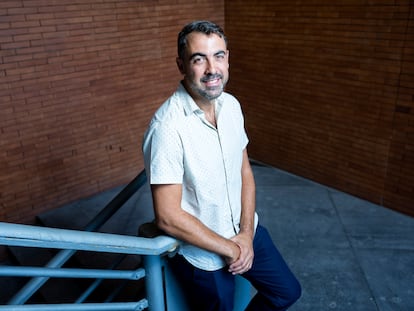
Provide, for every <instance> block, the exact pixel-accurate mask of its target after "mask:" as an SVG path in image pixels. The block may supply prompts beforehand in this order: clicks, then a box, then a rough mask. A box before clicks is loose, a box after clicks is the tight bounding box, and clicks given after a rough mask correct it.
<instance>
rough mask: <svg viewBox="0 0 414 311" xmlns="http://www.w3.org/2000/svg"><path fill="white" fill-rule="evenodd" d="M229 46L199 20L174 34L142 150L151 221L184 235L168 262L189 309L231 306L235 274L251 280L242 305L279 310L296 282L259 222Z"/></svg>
mask: <svg viewBox="0 0 414 311" xmlns="http://www.w3.org/2000/svg"><path fill="white" fill-rule="evenodd" d="M228 60H229V51H228V50H227V39H226V37H225V35H224V33H223V31H222V29H221V28H220V27H219V26H217V25H216V24H213V23H211V22H207V21H196V22H193V23H190V24H188V25H186V26H185V27H184V28H183V30H182V31H181V32H180V33H179V35H178V57H177V60H176V62H177V65H178V68H179V70H180V72H181V74H182V75H183V80H182V81H181V83H180V85H179V87H178V89H177V91H176V92H175V93H174V94H173V95H172V96H171V97H170V98H169V99H168V100H167V101H166V102H165V103H164V104H163V105H162V106H161V107H160V108H159V109H158V111H157V112H156V113H155V115H154V117H153V119H152V120H151V123H150V125H149V127H148V129H147V131H146V133H145V137H144V142H143V152H144V161H145V168H146V172H147V175H148V179H149V182H150V184H151V190H152V196H153V203H154V212H155V218H156V223H157V225H158V227H159V228H160V229H162V230H163V231H164V232H166V233H167V234H169V235H171V236H174V237H176V238H177V239H179V240H181V241H182V242H183V244H182V246H181V247H180V249H179V252H178V255H176V256H174V257H173V258H172V259H171V266H172V268H173V269H174V270H175V271H178V273H177V275H178V276H179V277H180V278H181V281H182V284H183V286H185V290H186V292H187V293H188V296H189V297H190V302H191V310H194V311H203V310H206V311H207V310H211V311H213V310H214V311H217V310H220V311H232V309H233V296H234V275H236V274H240V275H242V276H243V277H245V278H246V279H248V280H249V281H250V282H251V283H252V285H253V286H254V287H255V288H256V289H257V294H256V295H255V297H254V298H253V299H252V301H251V302H250V304H249V306H248V307H247V309H246V310H257V311H266V310H286V309H287V308H288V307H289V306H290V305H291V304H293V303H294V302H295V301H296V300H297V299H298V298H299V296H300V285H299V283H298V281H297V280H296V278H295V277H294V275H293V274H292V273H291V271H290V270H289V268H288V267H287V265H286V263H285V262H284V260H283V259H282V257H281V256H280V254H279V252H278V251H277V249H276V247H275V246H274V244H273V242H272V241H271V239H270V237H269V234H268V233H267V231H266V229H264V228H263V227H262V226H260V225H258V216H257V214H256V212H255V183H254V177H253V173H252V169H251V167H250V164H249V159H248V155H247V151H246V146H247V143H248V138H247V136H246V133H245V129H244V120H243V115H242V111H241V108H240V104H239V102H238V101H237V100H236V99H235V98H234V97H233V96H231V95H230V94H228V93H226V92H224V87H225V85H226V83H227V81H228V78H229V72H228V69H229V62H228Z"/></svg>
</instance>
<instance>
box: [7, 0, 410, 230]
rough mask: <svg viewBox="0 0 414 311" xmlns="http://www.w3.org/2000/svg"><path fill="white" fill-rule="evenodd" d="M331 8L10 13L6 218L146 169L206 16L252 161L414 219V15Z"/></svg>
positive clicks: (15, 4)
mask: <svg viewBox="0 0 414 311" xmlns="http://www.w3.org/2000/svg"><path fill="white" fill-rule="evenodd" d="M326 3H327V2H323V1H306V2H302V3H301V5H295V4H294V2H291V1H260V2H257V1H256V2H254V4H253V2H252V4H249V2H248V1H227V2H226V3H225V6H224V1H198V2H197V3H194V1H184V0H183V1H179V2H178V3H176V1H161V0H160V1H136V0H131V1H127V0H118V1H109V0H108V1H98V0H84V1H81V2H75V4H73V1H69V0H60V1H46V0H21V1H17V0H14V1H12V0H10V1H7V0H6V1H0V81H1V83H0V111H1V113H0V220H2V221H10V222H31V221H33V217H34V215H36V214H38V213H40V212H41V211H43V210H47V209H50V208H54V207H57V206H59V205H62V204H64V203H67V202H69V201H71V200H76V199H78V198H81V197H86V196H89V195H93V194H95V193H97V192H100V191H103V190H105V189H108V188H111V187H114V186H117V185H120V184H124V183H127V182H128V181H130V180H131V179H132V178H133V177H134V176H135V175H136V174H137V173H138V172H139V171H140V170H141V169H142V156H141V151H140V142H141V137H142V134H143V131H144V129H145V127H146V125H147V122H148V121H149V118H150V116H151V115H152V113H153V112H154V110H155V109H156V108H157V107H158V106H159V105H160V103H161V102H162V101H163V100H164V99H165V98H166V97H167V96H168V95H169V94H170V93H171V92H172V91H173V90H174V89H175V88H176V85H177V81H178V80H179V78H180V76H179V74H178V71H177V69H176V67H175V55H176V51H175V49H176V47H175V45H176V42H175V40H176V35H177V32H178V31H179V30H180V28H181V27H182V25H183V24H184V23H186V22H188V21H190V20H193V19H211V20H213V21H216V22H218V23H220V24H221V25H224V22H225V23H226V25H225V28H226V31H227V33H228V36H229V39H230V49H231V54H230V60H231V67H230V68H231V79H230V84H229V90H230V91H232V92H233V93H234V94H235V95H236V96H237V97H238V98H239V99H240V100H241V102H242V104H243V108H244V110H245V113H246V122H247V129H248V132H249V135H250V138H251V144H250V149H249V150H250V155H251V156H252V157H254V158H255V159H258V160H261V161H263V162H267V163H269V164H272V165H274V166H276V167H279V168H282V169H285V170H287V171H291V172H293V173H295V174H299V175H302V176H304V177H307V178H311V179H313V180H315V181H318V182H320V183H323V184H326V185H329V186H332V187H335V188H338V189H340V190H344V191H346V192H349V193H352V194H355V195H358V196H361V197H363V198H366V199H369V200H371V201H373V202H376V203H380V204H384V205H386V206H388V207H392V208H395V209H398V210H401V211H404V212H407V213H411V214H414V211H413V204H412V203H413V201H414V190H413V185H414V164H413V163H414V146H413V145H414V143H413V142H414V140H413V132H414V131H413V128H414V121H413V114H414V103H413V101H414V91H413V88H414V85H413V81H414V65H413V59H414V55H413V54H414V46H413V44H414V43H413V35H414V33H413V29H414V27H413V11H414V10H413V4H410V2H409V1H408V0H406V1H385V0H384V1H371V2H366V1H356V0H355V1H336V0H333V1H329V4H326ZM411 3H412V2H411ZM410 12H411V13H410ZM410 14H411V17H410ZM410 18H411V20H410Z"/></svg>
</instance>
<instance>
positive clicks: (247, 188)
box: [229, 149, 256, 274]
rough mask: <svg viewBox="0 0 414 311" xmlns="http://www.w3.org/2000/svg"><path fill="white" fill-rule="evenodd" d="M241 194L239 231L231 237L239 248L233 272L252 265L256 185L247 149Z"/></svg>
mask: <svg viewBox="0 0 414 311" xmlns="http://www.w3.org/2000/svg"><path fill="white" fill-rule="evenodd" d="M241 174H242V195H241V205H242V210H241V216H240V232H239V234H238V235H236V236H235V237H233V238H232V240H233V241H235V242H236V243H237V244H238V245H239V247H240V249H241V254H240V256H239V258H238V259H237V260H236V261H235V262H233V263H232V264H231V265H230V267H229V271H230V272H232V273H233V274H241V273H244V272H246V271H248V270H250V268H251V267H252V264H253V257H254V252H253V238H254V215H255V210H256V186H255V182H254V176H253V171H252V168H251V166H250V162H249V157H248V155H247V150H246V149H245V150H244V151H243V163H242V171H241Z"/></svg>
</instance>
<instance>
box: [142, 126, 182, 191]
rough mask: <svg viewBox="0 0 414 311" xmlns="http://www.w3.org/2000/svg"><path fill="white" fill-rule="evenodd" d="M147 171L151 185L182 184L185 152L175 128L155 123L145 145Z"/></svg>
mask: <svg viewBox="0 0 414 311" xmlns="http://www.w3.org/2000/svg"><path fill="white" fill-rule="evenodd" d="M143 153H144V162H145V169H146V172H147V176H148V179H149V182H150V184H180V183H182V179H183V173H184V170H183V150H182V145H181V140H180V136H179V133H178V132H177V130H176V129H175V128H173V127H170V126H168V125H165V124H162V123H161V122H155V123H154V124H152V125H151V127H150V128H149V129H148V131H147V133H146V135H145V137H144V143H143Z"/></svg>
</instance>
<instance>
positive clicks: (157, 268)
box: [0, 222, 179, 311]
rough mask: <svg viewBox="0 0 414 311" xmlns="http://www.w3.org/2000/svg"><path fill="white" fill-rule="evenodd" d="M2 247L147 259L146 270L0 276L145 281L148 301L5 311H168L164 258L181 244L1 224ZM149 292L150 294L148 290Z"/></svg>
mask: <svg viewBox="0 0 414 311" xmlns="http://www.w3.org/2000/svg"><path fill="white" fill-rule="evenodd" d="M0 244H2V245H13V246H23V247H41V248H58V249H66V250H87V251H95V252H105V253H120V254H135V255H142V256H143V257H144V268H139V269H137V270H135V271H131V270H129V271H128V270H122V271H120V270H110V271H107V270H100V269H74V268H73V269H71V268H65V269H62V268H60V269H56V268H43V267H18V268H16V267H7V266H6V267H5V266H3V267H0V276H11V275H13V276H38V277H42V278H45V277H60V278H62V277H63V278H106V279H107V278H109V279H114V278H116V279H126V280H128V279H133V280H137V279H140V278H143V277H145V279H146V280H145V284H146V287H147V298H146V299H142V300H140V301H138V302H135V303H113V302H105V303H103V304H99V303H98V304H97V303H82V304H58V305H56V304H51V305H33V304H29V305H12V306H11V305H9V306H7V307H6V306H0V311H1V310H9V311H10V310H76V311H81V310H82V311H93V310H134V311H137V310H143V309H145V308H147V307H148V308H150V310H151V311H161V310H164V306H165V304H164V297H163V294H162V291H163V287H162V283H163V281H162V261H161V256H162V255H164V254H166V253H169V252H173V251H175V249H176V248H177V247H178V246H179V241H177V240H176V239H174V238H172V237H169V236H158V237H155V238H143V237H133V236H126V235H118V234H111V233H101V232H83V231H78V230H70V229H58V228H47V227H38V226H33V225H21V224H12V223H5V222H0ZM148 288H149V289H150V290H148Z"/></svg>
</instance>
